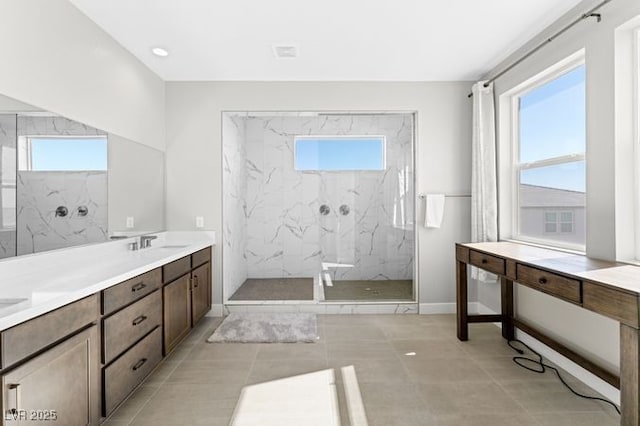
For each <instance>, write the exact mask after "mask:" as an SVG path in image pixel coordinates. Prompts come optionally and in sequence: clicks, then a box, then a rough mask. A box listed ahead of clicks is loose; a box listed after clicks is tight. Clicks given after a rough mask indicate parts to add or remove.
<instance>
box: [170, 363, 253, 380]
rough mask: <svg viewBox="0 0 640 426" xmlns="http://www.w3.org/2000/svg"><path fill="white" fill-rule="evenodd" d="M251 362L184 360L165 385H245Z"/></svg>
mask: <svg viewBox="0 0 640 426" xmlns="http://www.w3.org/2000/svg"><path fill="white" fill-rule="evenodd" d="M252 364H253V363H252V362H251V361H235V360H228V359H221V360H211V361H191V360H185V361H183V362H182V364H180V368H177V369H176V370H174V371H173V372H172V373H171V374H170V375H169V376H168V377H167V379H166V381H165V383H167V384H171V383H229V384H245V383H246V380H247V377H248V375H249V371H250V370H251V366H252Z"/></svg>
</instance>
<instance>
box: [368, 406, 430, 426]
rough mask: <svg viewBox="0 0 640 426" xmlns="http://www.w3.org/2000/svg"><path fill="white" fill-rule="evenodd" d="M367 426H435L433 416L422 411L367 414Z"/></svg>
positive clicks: (374, 412) (374, 410)
mask: <svg viewBox="0 0 640 426" xmlns="http://www.w3.org/2000/svg"><path fill="white" fill-rule="evenodd" d="M367 421H368V423H369V426H431V425H435V420H434V418H433V415H432V414H430V413H429V412H427V411H426V410H424V409H420V408H414V409H403V410H393V409H385V410H377V409H372V410H370V411H369V412H367Z"/></svg>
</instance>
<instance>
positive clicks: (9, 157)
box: [0, 114, 17, 259]
mask: <svg viewBox="0 0 640 426" xmlns="http://www.w3.org/2000/svg"><path fill="white" fill-rule="evenodd" d="M16 131H17V128H16V114H0V259H2V258H5V257H12V256H15V255H16Z"/></svg>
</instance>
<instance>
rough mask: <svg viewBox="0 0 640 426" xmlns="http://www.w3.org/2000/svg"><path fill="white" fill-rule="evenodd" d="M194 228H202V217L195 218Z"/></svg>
mask: <svg viewBox="0 0 640 426" xmlns="http://www.w3.org/2000/svg"><path fill="white" fill-rule="evenodd" d="M196 228H204V217H202V216H196Z"/></svg>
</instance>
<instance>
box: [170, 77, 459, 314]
mask: <svg viewBox="0 0 640 426" xmlns="http://www.w3.org/2000/svg"><path fill="white" fill-rule="evenodd" d="M469 90H470V83H468V82H455V83H449V82H443V83H358V82H349V83H307V82H305V83H300V82H278V83H260V82H205V83H199V82H193V83H191V82H185V83H167V87H166V135H167V151H166V165H167V188H166V190H167V227H168V229H174V230H178V229H180V230H192V229H195V216H204V219H205V228H206V229H210V230H215V231H217V235H222V223H221V213H222V207H221V201H222V183H221V177H222V161H221V134H222V129H221V116H222V112H223V111H278V110H281V111H298V110H306V111H359V110H364V111H392V110H394V111H416V112H417V120H418V121H417V152H416V183H417V185H416V192H417V193H424V192H442V193H456V194H468V193H469V190H470V189H469V188H470V182H471V178H470V164H471V151H470V140H471V101H470V100H469V99H468V98H467V93H468V92H469ZM469 204H470V199H469V198H450V199H448V201H447V206H446V216H447V217H446V218H445V221H444V224H443V228H442V229H425V228H424V227H419V231H418V232H419V238H418V239H419V247H418V257H417V258H418V259H419V262H418V264H419V299H420V302H421V303H453V302H454V301H455V284H454V283H455V275H454V272H455V268H454V242H455V241H468V240H469V237H470V228H469V222H470V218H469ZM423 214H424V212H423V208H422V206H420V208H419V209H418V215H417V220H422V218H423ZM218 247H221V244H219V245H218ZM215 258H216V261H215V268H216V270H215V271H214V274H215V275H214V280H215V281H214V303H218V304H219V303H221V300H222V290H221V285H220V283H221V272H220V265H221V262H220V259H221V257H220V250H219V249H218V250H216V253H215Z"/></svg>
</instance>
